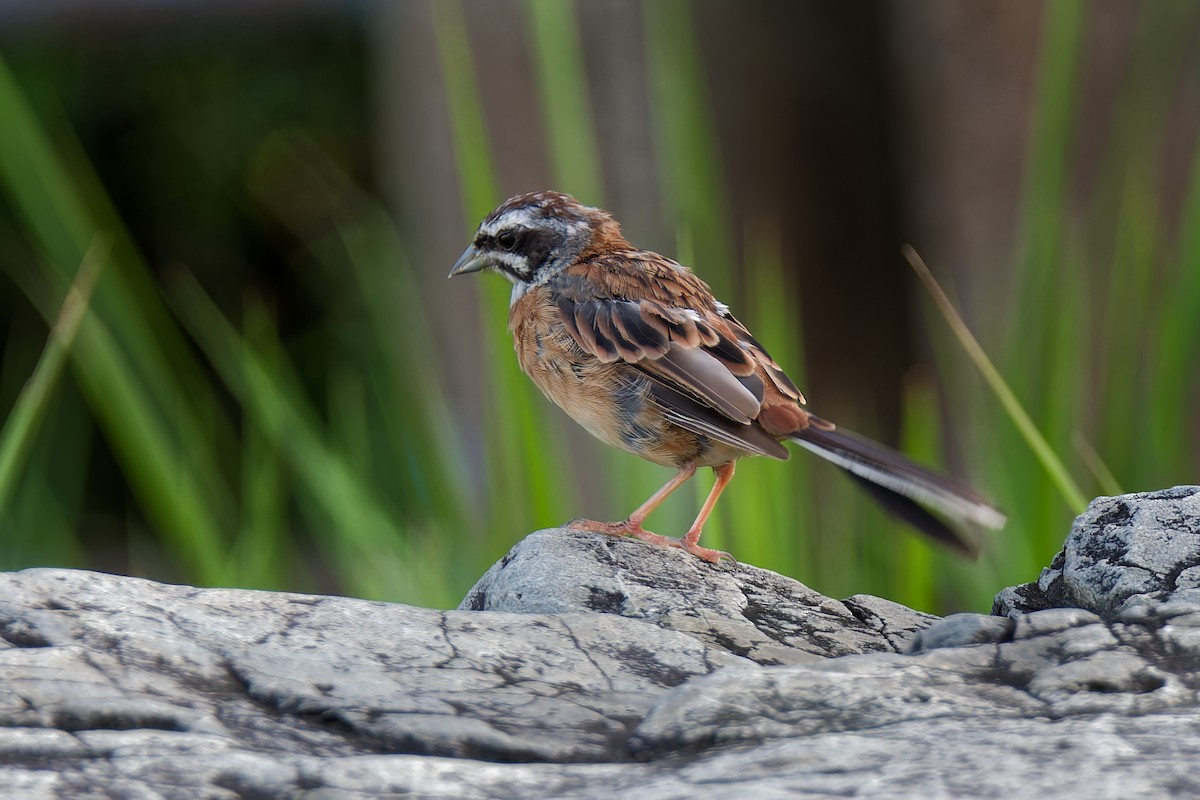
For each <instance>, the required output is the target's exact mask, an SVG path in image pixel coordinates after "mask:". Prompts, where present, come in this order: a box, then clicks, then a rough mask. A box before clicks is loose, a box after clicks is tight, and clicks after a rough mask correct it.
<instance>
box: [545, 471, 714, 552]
mask: <svg viewBox="0 0 1200 800" xmlns="http://www.w3.org/2000/svg"><path fill="white" fill-rule="evenodd" d="M714 470H715V471H716V473H717V482H716V484H715V485H714V486H713V488H712V491H711V492H709V495H708V499H707V500H705V501H704V507H703V508H701V509H700V515H699V516H698V517H696V521H695V522H693V523H692V527H691V528H690V529H689V530H688V532H687V534H686V535H685V536H684V537H683V539H682V540H679V539H672V538H670V537H669V536H660V535H659V534H657V533H652V532H650V531H648V530H646V529H645V528H643V527H642V523H643V522H645V521H646V517H648V516H649V515H650V513H651V512H652V511H654V510H655V509H656V508H658V507H659V506H660V505H662V503H663V501H664V500H666V499H667V498H668V497H669V496H670V495H671V493H672V492H674V491H675V490H676V489H678V488H679V487H680V486H682V485H683V484H685V483H687V482H688V481H689V480H691V478H692V476H693V475H695V474H696V465H695V464H688V465H687V466H684V467H681V468H680V470H679V472H677V473H676V474H675V476H674V477H672V478H671V480H669V481H667V482H666V484H664V485H663V487H662V488H661V489H659V490H658V491H657V492H655V493H654V494H652V495H651V496H650V499H649V500H647V501H646V502H644V503H642V504H641V505H640V506H638V507H637V510H636V511H634V512H633V513H632V514H630V515H629V518H628V519H626V520H625V521H624V522H596V521H595V520H590V519H576V520H571V522H569V523H568V524H567V527H568V528H573V529H575V530H583V531H596V532H597V533H607V534H609V535H610V536H633V537H635V538H638V539H641V540H642V541H643V542H649V543H650V544H656V545H659V546H660V547H681V548H683V549H684V550H687V551H688V552H689V553H691V554H693V555H695V556H699V557H700V558H703V559H704V560H705V561H711V562H712V563H714V564H715V563H717V562H718V561H720V560H721V558H729V559H730V560H732V558H733V557H732V556H730V555H729V554H728V553H724V552H721V551H720V550H710V549H708V548H706V547H701V546H700V545H698V544H696V542H697V540H699V538H700V529H701V528H702V527H703V526H704V521H705V520H706V519H708V515H709V514H711V513H712V510H713V507H714V506H715V505H716V503H717V497H718V496H719V495H720V494H721V491H722V490H723V489H724V488H725V485H726V484H728V483H729V479H730V478H732V477H733V463H732V462H731V463H729V464H723V465H721V466H719V467H714Z"/></svg>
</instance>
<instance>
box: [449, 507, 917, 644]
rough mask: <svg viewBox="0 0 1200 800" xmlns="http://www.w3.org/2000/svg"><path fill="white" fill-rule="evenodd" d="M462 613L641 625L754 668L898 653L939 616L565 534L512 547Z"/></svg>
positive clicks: (544, 534) (543, 534)
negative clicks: (611, 617)
mask: <svg viewBox="0 0 1200 800" xmlns="http://www.w3.org/2000/svg"><path fill="white" fill-rule="evenodd" d="M459 608H460V609H470V610H474V611H514V612H521V613H526V614H559V613H566V612H579V611H598V612H601V613H605V614H619V615H621V616H623V617H628V618H632V619H642V620H648V621H650V622H653V623H654V624H655V625H657V626H659V627H661V628H666V629H668V630H674V631H679V632H681V633H686V634H688V635H689V636H693V637H695V638H696V639H698V640H699V641H701V642H703V643H705V644H708V645H711V646H713V647H718V648H721V649H723V650H728V651H730V652H732V653H735V654H737V655H740V656H744V657H746V658H748V659H751V660H752V661H755V662H757V663H759V664H796V663H804V662H812V661H815V660H818V659H819V658H828V657H830V656H842V655H850V654H853V653H871V652H890V653H897V652H903V651H904V650H906V649H907V648H908V645H909V643H910V642H911V641H912V638H913V636H915V635H916V633H917V631H919V630H922V629H923V628H925V627H927V626H929V625H930V624H931V623H932V622H934V621H935V620H936V619H937V617H935V616H933V615H931V614H922V613H920V612H917V611H913V610H912V609H911V608H906V607H905V606H902V605H900V604H898V603H893V602H891V601H889V600H884V599H882V598H879V597H871V596H869V595H855V596H854V597H851V598H850V599H848V600H845V601H838V600H834V599H832V598H829V597H826V596H824V595H822V594H820V593H818V592H814V591H813V590H812V589H809V588H808V587H807V586H805V585H804V584H802V583H799V582H798V581H795V580H792V579H791V578H786V577H784V576H782V575H779V574H777V573H774V572H770V571H768V570H765V569H759V568H758V567H752V566H749V565H746V564H736V565H734V564H729V563H727V562H722V563H721V564H720V565H716V566H714V565H712V564H707V563H705V562H703V561H701V560H699V559H697V558H695V557H693V556H690V555H688V554H687V553H685V552H683V551H682V550H673V549H672V550H668V549H666V548H662V547H653V546H650V545H647V544H644V543H642V542H638V541H635V540H632V539H620V538H615V537H611V536H597V535H595V534H591V533H581V532H579V531H572V530H568V529H565V528H564V529H551V530H544V531H538V532H536V533H533V534H531V535H529V536H528V537H526V538H525V540H524V541H522V542H520V543H518V544H517V545H516V546H515V547H513V549H512V550H510V551H509V552H508V555H506V556H505V557H504V558H503V559H501V560H500V561H498V562H497V563H496V564H495V565H494V566H492V568H491V569H489V570H488V571H487V572H486V573H485V574H484V576H483V577H482V578H480V579H479V581H478V583H476V584H475V586H474V587H472V588H471V590H470V591H469V592H467V596H466V598H464V599H463V601H462V603H461V604H460V605H459Z"/></svg>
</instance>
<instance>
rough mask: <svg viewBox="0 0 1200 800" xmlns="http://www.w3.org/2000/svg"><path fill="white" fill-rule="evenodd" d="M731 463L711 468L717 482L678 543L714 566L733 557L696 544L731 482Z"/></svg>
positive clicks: (721, 551) (731, 559)
mask: <svg viewBox="0 0 1200 800" xmlns="http://www.w3.org/2000/svg"><path fill="white" fill-rule="evenodd" d="M733 463H734V462H732V461H730V462H729V463H727V464H722V465H721V466H719V467H713V472H715V473H717V480H716V482H715V483H714V484H713V487H712V491H710V492H709V493H708V498H707V499H706V500H705V501H704V505H703V506H701V507H700V513H699V514H697V515H696V521H695V522H693V523H692V527H690V528H688V532H687V533H685V534H684V535H683V539H682V540H681V541H680V545H681V546H682V547H683V549H684V550H687V551H688V552H689V553H691V554H692V555H694V556H699V557H700V558H703V559H704V560H705V561H711V562H712V563H714V564H715V563H717V562H718V561H720V560H721V559H722V558H728V559H729V560H730V561H733V556H731V555H729V553H726V552H725V551H723V550H710V549H708V548H707V547H701V546H700V545H699V544H698V542H699V541H700V533H701V531H702V530H703V529H704V523H705V522H707V521H708V517H709V515H710V514H712V512H713V509H714V508H716V507H717V498H718V497H720V496H721V492H723V491H725V487H726V486H728V485H729V482H730V481H731V480H733Z"/></svg>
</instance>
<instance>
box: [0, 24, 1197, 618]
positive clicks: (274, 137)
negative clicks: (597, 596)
mask: <svg viewBox="0 0 1200 800" xmlns="http://www.w3.org/2000/svg"><path fill="white" fill-rule="evenodd" d="M1198 134H1200V5H1197V4H1196V3H1194V2H1187V1H1178V2H1177V1H1175V0H1162V1H1161V2H1153V3H1151V2H1142V3H1138V2H1127V1H1126V0H1098V1H1097V2H1092V3H1086V4H1085V3H1081V2H1068V1H1066V0H1059V1H1056V2H1054V3H1008V2H1002V0H981V2H974V3H970V4H964V3H959V2H953V1H952V0H926V2H921V3H907V2H900V1H899V0H891V1H890V2H866V3H855V4H846V3H838V2H819V3H792V2H786V1H785V0H755V1H753V2H742V3H727V2H717V0H696V2H686V1H685V0H647V1H646V2H638V1H637V0H578V1H577V2H565V0H404V2H399V1H397V2H383V0H379V2H367V1H366V0H361V1H360V2H351V1H350V0H344V1H341V2H339V1H338V0H303V1H300V0H293V1H292V2H282V0H275V1H271V2H268V1H267V0H258V1H257V2H245V1H242V2H233V0H221V1H216V0H205V1H204V2H200V0H171V1H170V2H167V1H166V0H104V1H103V2H101V1H100V0H7V2H5V3H3V4H0V337H2V338H3V345H2V350H0V411H2V412H3V413H4V415H5V420H6V421H5V424H4V427H3V430H2V432H0V568H3V569H19V568H24V567H29V566H41V565H55V566H71V567H87V568H92V569H100V570H107V571H114V572H120V573H126V574H134V575H143V576H147V577H151V578H155V579H159V580H168V581H179V582H187V583H195V584H200V585H226V586H245V587H261V588H270V589H290V590H297V591H322V592H336V593H345V594H352V595H358V596H365V597H373V598H382V599H389V600H400V601H404V602H409V603H416V604H421V605H430V606H453V605H454V604H456V603H457V602H458V600H459V599H460V598H461V597H462V595H463V594H464V593H465V592H466V590H467V588H468V587H469V586H470V585H471V583H472V582H473V581H474V580H475V579H476V578H477V577H478V576H479V575H480V574H481V573H482V572H483V571H484V570H485V569H486V568H487V566H489V565H490V564H491V563H492V562H493V561H494V560H496V559H497V558H499V557H501V556H502V555H503V554H504V553H505V552H506V550H507V549H508V548H509V547H510V546H511V545H512V544H514V543H515V542H517V541H518V540H519V539H521V538H522V537H523V536H524V535H525V534H527V533H528V532H530V531H532V530H535V529H537V528H540V527H547V526H552V525H556V524H559V523H562V522H564V521H566V520H567V519H570V518H572V517H575V516H581V515H583V516H590V517H593V518H597V519H620V518H623V517H624V516H625V515H626V514H627V513H628V512H629V511H630V510H632V508H633V507H634V506H636V505H637V504H638V503H640V502H641V501H642V500H643V499H645V497H646V496H648V495H649V494H650V492H652V491H653V490H654V489H655V488H657V487H658V486H659V485H660V484H661V483H662V482H663V481H664V480H665V479H666V477H667V476H668V472H667V471H666V470H664V469H662V468H659V467H655V466H653V465H649V464H645V463H642V462H641V461H639V460H638V459H636V458H634V457H632V456H628V455H625V454H622V453H618V452H615V451H612V450H609V449H608V448H606V447H605V446H603V445H601V444H599V443H597V442H594V441H592V440H591V439H590V438H588V437H587V436H586V434H583V433H582V432H581V431H579V430H577V429H576V427H575V426H574V424H573V423H571V422H570V420H568V419H567V418H566V417H565V416H564V415H563V414H562V413H560V412H559V411H558V410H557V409H555V408H553V407H552V406H551V405H550V404H549V403H548V402H546V401H545V400H543V399H542V398H541V396H540V395H538V393H537V392H536V390H535V389H534V388H533V387H532V385H531V384H529V383H528V381H527V380H526V379H525V378H524V377H523V376H522V375H521V374H520V372H519V370H518V368H517V365H516V360H515V358H514V357H513V355H512V348H511V341H510V339H509V337H508V335H507V334H506V333H505V330H504V328H505V320H506V315H507V298H508V291H509V289H508V285H507V283H506V282H504V281H501V280H499V279H498V278H495V276H482V277H480V278H478V279H460V280H457V281H454V282H447V281H446V279H445V275H446V273H447V271H448V269H449V267H450V265H451V264H452V263H453V261H454V259H455V258H456V257H457V256H458V254H459V253H460V252H461V250H462V248H463V247H464V246H465V245H466V243H467V242H468V240H469V238H470V237H471V235H472V233H473V230H474V228H475V226H476V224H477V223H478V221H479V220H480V219H481V218H482V216H483V215H484V214H485V213H486V212H487V211H489V210H490V209H491V208H492V207H494V206H495V205H497V204H498V203H499V202H500V201H501V200H503V199H504V198H505V197H507V196H509V195H512V194H515V193H518V192H523V191H530V190H535V189H542V188H555V189H559V190H563V191H567V192H571V193H573V194H575V195H577V196H578V197H579V198H580V199H581V200H583V201H585V202H587V203H590V204H594V205H600V206H603V207H605V208H607V209H609V210H611V211H612V212H614V214H615V215H616V216H617V218H618V220H620V221H621V222H622V223H623V226H624V230H625V233H626V235H627V237H628V238H629V239H630V240H631V241H633V242H634V243H635V244H637V245H639V246H642V247H646V248H649V249H654V250H658V251H660V252H663V253H666V254H669V255H673V256H675V257H677V258H679V259H680V260H682V261H684V262H685V263H689V264H691V265H693V266H694V267H695V269H696V270H697V272H699V273H700V275H701V276H702V277H704V278H705V279H706V280H707V281H708V282H709V283H710V284H711V285H712V286H713V288H714V289H715V290H716V292H717V294H718V296H720V297H721V298H722V299H724V300H725V301H726V302H728V303H729V304H730V305H731V306H732V307H733V308H734V311H735V313H737V314H738V316H739V317H740V318H741V319H742V320H743V321H745V322H746V323H747V324H748V325H749V326H750V327H751V328H752V329H753V330H754V331H755V333H756V334H757V336H758V338H759V339H760V340H762V341H763V342H764V343H765V344H766V345H767V346H768V347H769V348H770V349H771V351H772V353H773V355H775V356H776V358H777V360H779V361H780V362H781V363H782V364H783V365H784V367H785V368H786V369H788V371H789V372H790V373H791V374H792V375H793V376H794V377H795V378H796V380H797V383H799V384H800V385H801V387H802V388H803V389H804V390H805V393H806V394H807V396H808V399H809V401H810V404H811V407H812V408H813V409H814V410H815V411H817V412H818V413H820V414H822V415H824V416H827V417H829V418H832V419H834V420H836V421H837V422H838V423H839V424H841V425H843V426H845V427H848V428H851V429H854V430H857V431H859V432H861V433H864V434H867V435H870V436H873V437H876V438H878V439H881V440H883V441H887V442H891V443H893V444H895V445H897V446H901V447H903V448H904V449H905V450H907V451H908V452H910V453H911V454H913V455H914V456H915V457H917V458H919V459H921V460H924V461H926V462H929V463H932V464H936V465H939V466H941V467H942V468H944V469H946V470H948V471H950V472H952V473H954V474H956V475H959V476H961V477H962V478H964V479H965V480H967V481H969V482H971V483H973V484H974V485H975V486H977V487H979V488H980V490H981V491H983V492H984V493H985V494H987V495H989V496H991V497H992V498H994V499H995V500H996V501H997V502H998V503H999V504H1000V505H1001V506H1002V507H1003V508H1004V509H1005V510H1006V511H1007V512H1008V514H1009V519H1010V522H1009V525H1008V527H1007V528H1006V529H1005V530H1004V531H1002V532H999V533H995V534H987V535H985V536H984V537H983V542H982V543H983V555H982V556H981V558H980V559H979V560H978V561H977V562H975V563H968V562H964V561H962V560H960V559H957V558H955V557H954V556H952V555H951V554H948V553H945V552H943V551H941V550H938V549H936V548H933V547H930V546H927V545H926V544H925V542H923V541H921V540H919V539H918V538H917V537H916V536H915V535H914V534H913V533H911V532H910V531H908V530H907V529H905V528H903V527H901V526H899V525H898V524H896V523H894V522H892V521H891V520H889V519H888V518H887V517H885V516H884V515H882V514H881V513H880V512H878V511H877V510H876V509H875V508H874V507H873V506H872V504H871V503H870V502H869V501H868V500H867V499H866V497H865V495H862V494H860V493H859V492H857V491H856V489H855V487H854V486H853V485H852V484H851V482H850V481H849V480H847V479H845V478H844V477H843V476H842V475H841V474H840V473H838V471H837V470H835V469H833V468H829V467H827V466H826V465H824V464H819V463H814V461H815V460H814V459H811V458H810V457H808V456H807V454H804V453H799V454H797V456H796V457H795V458H794V459H793V460H792V461H790V462H789V463H787V464H781V463H778V462H774V461H769V460H766V459H755V460H752V461H749V462H744V463H743V464H742V465H740V466H739V470H738V478H737V480H735V481H734V483H733V485H732V487H731V488H730V489H729V491H728V492H727V493H726V494H725V496H724V497H723V499H722V502H721V504H720V505H719V506H718V508H717V514H716V515H715V517H714V519H713V521H712V522H711V523H710V526H709V528H707V529H706V533H705V540H704V541H705V543H706V544H708V545H709V546H711V547H719V548H723V549H727V550H730V551H732V552H733V553H734V554H735V555H736V556H737V557H738V558H739V559H740V560H742V561H745V562H749V563H752V564H756V565H760V566H764V567H767V568H770V569H774V570H777V571H780V572H783V573H785V574H787V575H791V576H793V577H796V578H798V579H800V580H802V581H804V582H806V583H808V584H809V585H811V586H813V587H814V588H816V589H818V590H820V591H822V592H825V593H827V594H831V595H834V596H845V595H849V594H853V593H857V592H869V593H874V594H880V595H883V596H886V597H889V598H891V599H895V600H897V601H900V602H904V603H907V604H910V605H914V606H916V607H918V608H922V609H926V610H930V611H935V612H943V613H944V612H947V611H952V610H960V609H970V610H986V608H987V607H988V605H989V603H990V598H991V596H992V594H993V593H994V592H995V591H996V590H998V589H999V588H1001V587H1003V586H1005V585H1008V584H1011V583H1015V582H1022V581H1026V580H1031V579H1033V578H1035V577H1036V576H1037V574H1038V571H1039V569H1040V568H1041V566H1043V565H1044V564H1046V563H1047V562H1048V560H1049V559H1050V558H1051V557H1052V556H1053V554H1054V553H1055V552H1056V551H1057V550H1058V548H1059V547H1060V546H1061V543H1062V540H1063V538H1064V537H1065V535H1066V533H1067V531H1068V529H1069V527H1070V524H1071V520H1072V518H1073V516H1074V515H1075V514H1076V513H1078V512H1079V511H1080V510H1081V509H1082V505H1083V503H1084V502H1085V501H1086V499H1088V498H1091V497H1092V496H1095V495H1097V494H1112V493H1118V492H1120V491H1137V490H1151V489H1157V488H1163V487H1168V486H1172V485H1176V484H1181V483H1195V482H1197V479H1198V473H1200V418H1198V417H1200V415H1198V414H1197V407H1198V405H1200V376H1198V370H1197V367H1196V364H1197V355H1198V354H1200V224H1198V220H1200V160H1198V159H1197V155H1198V152H1197V144H1198V138H1197V137H1198ZM904 242H910V243H912V244H913V245H914V246H915V247H916V248H917V249H918V250H919V251H920V252H921V253H922V255H923V256H924V257H925V259H926V260H927V261H928V262H929V264H930V266H931V269H932V270H933V272H934V273H935V275H937V277H938V278H939V280H940V281H941V282H942V283H943V285H944V286H945V287H946V289H947V292H948V294H949V295H950V297H951V298H952V300H953V302H954V303H955V305H956V306H957V308H958V309H959V311H960V312H961V314H962V315H963V317H964V318H965V320H966V322H967V324H968V325H969V326H970V327H971V329H972V330H973V331H974V332H975V334H976V336H977V337H978V339H979V341H980V343H981V345H982V346H983V348H984V350H985V351H986V352H987V353H988V354H989V355H990V356H991V357H992V359H993V360H994V362H995V364H996V366H997V367H998V369H999V371H1000V373H1001V374H1002V375H1003V377H1004V379H1005V380H1006V381H1007V382H1008V385H1009V386H1010V387H1011V389H1012V392H1013V393H1014V395H1015V397H1016V399H1017V400H1018V401H1019V402H1020V403H1021V405H1022V406H1023V407H1024V409H1025V410H1026V411H1027V412H1028V414H1029V416H1030V419H1031V420H1032V422H1033V424H1034V425H1035V426H1036V427H1037V428H1038V429H1039V430H1040V431H1041V433H1042V434H1043V435H1044V436H1045V439H1046V442H1047V443H1048V445H1049V450H1050V451H1052V452H1053V454H1054V455H1055V456H1057V459H1058V460H1060V461H1061V464H1062V470H1061V472H1060V473H1059V474H1058V475H1057V476H1054V477H1052V476H1051V473H1050V472H1048V471H1047V469H1046V468H1045V466H1044V463H1045V459H1044V458H1042V459H1039V457H1038V455H1037V454H1036V453H1035V451H1034V450H1033V449H1032V448H1031V446H1030V444H1029V443H1028V441H1027V438H1026V437H1024V436H1022V434H1021V432H1020V431H1019V430H1018V427H1017V426H1016V425H1014V424H1013V422H1012V421H1011V419H1010V418H1009V416H1008V415H1007V414H1006V413H1005V410H1004V407H1003V405H1002V403H1001V402H1000V400H999V399H998V398H997V395H996V394H995V392H993V391H992V390H991V389H989V387H988V385H987V384H986V383H985V381H984V380H983V379H982V378H981V377H980V373H979V371H978V370H977V369H976V367H975V366H974V365H973V364H972V362H971V360H970V359H969V358H968V357H967V355H966V352H965V351H964V349H963V347H962V346H961V345H960V344H959V343H958V341H957V340H956V339H955V338H954V336H953V335H952V334H951V332H950V328H949V326H948V325H947V323H946V321H945V319H944V318H943V317H942V316H941V315H940V314H939V313H938V312H937V311H936V309H935V306H934V305H933V304H932V303H931V302H930V301H929V299H928V295H927V293H926V292H925V291H924V289H923V288H922V285H921V283H920V282H919V281H918V280H917V278H916V277H915V276H914V274H913V272H912V271H911V270H910V269H909V268H908V266H907V265H906V264H905V262H904V260H903V258H902V257H901V254H900V246H901V244H902V243H904ZM710 482H711V477H710V476H708V475H704V476H702V477H701V478H699V479H697V480H696V481H693V483H692V485H690V486H688V487H687V488H686V489H685V490H682V491H680V492H678V493H677V496H675V497H673V498H672V499H671V501H670V502H669V503H668V505H667V506H666V507H664V509H663V510H662V511H660V512H658V513H657V514H656V515H655V517H653V518H652V519H651V521H650V525H649V527H650V528H651V529H653V530H657V531H659V532H661V533H667V534H672V535H679V534H681V533H682V532H683V531H684V530H685V529H686V527H687V525H688V523H689V522H690V520H691V518H692V516H693V515H694V513H695V511H696V509H697V508H698V506H699V502H700V499H701V498H702V497H703V495H704V493H706V492H707V490H708V487H709V485H710Z"/></svg>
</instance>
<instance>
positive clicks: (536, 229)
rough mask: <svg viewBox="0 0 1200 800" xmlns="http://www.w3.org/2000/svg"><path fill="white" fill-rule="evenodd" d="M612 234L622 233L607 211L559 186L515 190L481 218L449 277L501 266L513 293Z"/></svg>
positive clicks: (539, 281) (543, 279)
mask: <svg viewBox="0 0 1200 800" xmlns="http://www.w3.org/2000/svg"><path fill="white" fill-rule="evenodd" d="M613 236H615V237H617V238H618V239H619V238H620V227H619V226H618V225H617V223H616V222H615V221H614V220H613V218H612V216H611V215H609V213H608V212H607V211H601V210H600V209H598V208H591V207H590V206H585V205H583V204H582V203H580V202H579V201H578V200H576V199H575V198H574V197H571V196H570V195H567V194H562V193H560V192H549V191H547V192H532V193H529V194H519V195H517V196H516V197H510V198H509V199H508V200H505V201H504V202H503V203H501V204H500V205H499V206H498V207H497V208H496V209H495V210H494V211H492V213H490V214H488V215H487V216H486V217H484V219H483V222H481V223H479V229H478V230H476V231H475V238H474V239H473V240H472V242H471V244H470V246H469V247H467V249H466V250H465V251H464V252H463V254H462V255H461V256H460V257H459V259H458V261H456V262H455V263H454V267H453V268H452V269H451V270H450V277H451V278H453V277H454V276H455V275H462V274H464V273H467V272H481V271H483V270H492V271H494V272H499V273H500V274H501V275H503V276H504V277H506V278H508V279H509V280H510V281H512V282H513V298H514V299H515V298H517V297H519V296H520V295H522V294H524V292H525V290H526V289H528V288H529V287H531V286H540V285H542V284H544V283H545V282H546V281H548V280H549V279H550V278H552V277H553V276H554V275H556V274H557V273H559V272H561V271H562V270H563V269H565V268H566V267H567V266H568V265H570V264H571V263H573V262H574V261H576V260H577V259H579V258H580V257H581V256H583V255H584V254H585V253H587V252H589V251H591V250H594V249H596V247H597V245H598V244H599V243H600V242H602V241H607V240H609V239H610V238H611V237H613ZM621 241H622V242H623V241H624V240H623V239H622V240H621Z"/></svg>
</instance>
